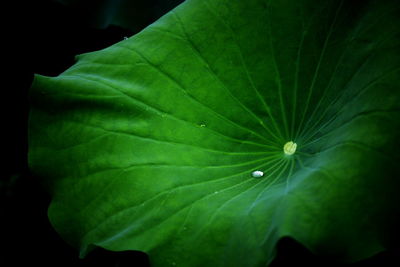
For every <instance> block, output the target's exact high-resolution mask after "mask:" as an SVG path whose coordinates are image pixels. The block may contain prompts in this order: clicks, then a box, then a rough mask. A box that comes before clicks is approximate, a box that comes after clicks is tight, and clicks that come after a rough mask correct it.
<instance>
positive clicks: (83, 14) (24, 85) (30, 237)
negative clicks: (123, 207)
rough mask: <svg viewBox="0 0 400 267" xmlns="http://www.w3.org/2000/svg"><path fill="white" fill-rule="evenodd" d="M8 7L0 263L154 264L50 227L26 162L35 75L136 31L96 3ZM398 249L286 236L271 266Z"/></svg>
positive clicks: (152, 6)
mask: <svg viewBox="0 0 400 267" xmlns="http://www.w3.org/2000/svg"><path fill="white" fill-rule="evenodd" d="M160 1H161V2H162V0H151V1H147V2H146V5H147V9H146V10H147V12H148V13H147V14H145V16H142V17H141V18H140V19H138V29H140V28H143V27H145V26H146V25H148V24H149V23H151V22H153V21H154V20H155V19H157V17H158V16H159V15H160V14H161V13H162V12H165V11H166V8H165V5H164V6H163V10H161V11H162V12H161V11H160V3H159V2H160ZM142 2H145V1H142ZM174 2H175V3H174V5H175V4H176V3H177V2H179V1H174ZM3 8H4V9H3V12H4V13H6V15H8V16H7V17H6V21H5V22H4V23H3V26H4V25H5V27H4V28H5V30H6V31H7V33H6V34H4V35H3V36H5V38H4V39H3V40H2V42H3V45H4V44H5V45H6V48H5V49H3V59H6V60H3V62H2V65H3V69H4V68H5V71H3V75H4V73H5V77H3V84H7V85H6V86H4V87H3V88H2V89H1V90H2V98H3V99H2V102H3V105H1V106H2V110H1V116H2V117H1V119H2V124H1V125H3V127H2V132H3V138H2V139H1V140H2V154H3V157H2V163H3V164H4V166H3V167H2V168H3V171H2V174H1V179H0V216H1V217H0V219H1V225H0V226H1V227H0V229H1V232H0V233H1V236H0V242H1V250H0V266H4V267H7V266H26V265H27V264H29V266H33V265H39V266H82V267H84V266H110V267H111V266H149V260H148V258H147V256H146V254H144V253H140V252H109V251H105V250H102V249H97V250H95V251H94V252H92V253H90V254H89V255H88V257H87V258H86V259H84V260H81V259H79V258H78V252H77V250H75V249H74V248H72V247H70V246H69V245H68V244H66V243H65V242H64V241H63V240H62V239H61V238H60V237H59V236H58V235H57V233H56V232H55V231H54V230H53V229H52V227H51V226H50V224H49V222H48V219H47V206H48V204H49V202H50V197H49V195H48V194H47V193H46V192H45V191H44V190H43V189H42V187H41V185H40V183H39V181H38V179H36V178H35V177H33V176H32V175H31V174H30V173H29V170H28V167H27V150H28V149H27V120H28V112H29V98H28V90H29V87H30V84H31V82H32V79H33V74H34V73H39V74H42V75H46V76H56V75H58V74H59V73H61V72H62V71H64V70H65V69H67V68H68V67H69V66H71V65H72V64H73V63H74V56H75V55H77V54H81V53H84V52H89V51H94V50H99V49H102V48H105V47H107V46H110V45H112V44H114V43H116V42H118V41H120V40H122V39H123V38H124V37H125V36H131V35H132V34H134V33H135V32H132V31H130V30H127V29H124V28H121V27H118V26H108V27H106V28H103V29H100V28H95V27H93V23H91V21H90V19H88V18H91V16H90V12H91V11H90V5H87V6H86V8H87V9H85V8H83V9H82V8H81V9H74V8H71V7H67V6H64V5H62V4H60V3H57V2H54V1H50V0H47V1H46V0H42V1H40V0H37V1H33V0H32V1H15V2H13V3H12V5H10V6H6V7H3ZM168 8H172V6H169V7H168ZM149 10H150V11H149ZM151 10H154V12H153V11H151ZM138 29H136V30H138ZM397 255H400V250H399V249H393V250H390V251H386V252H383V253H380V254H378V255H375V256H373V257H372V258H369V259H366V260H364V261H361V262H358V263H353V264H351V265H345V264H339V263H335V262H334V261H333V260H332V259H324V258H320V257H317V256H315V255H313V254H312V253H311V252H310V251H308V250H307V249H306V248H304V247H303V246H301V245H300V244H298V243H296V242H295V241H294V240H292V239H289V238H287V239H283V240H281V242H280V243H279V244H278V256H277V258H276V259H275V260H274V262H273V263H272V266H273V267H277V266H292V265H305V266H343V265H345V266H358V267H361V266H400V260H399V257H398V256H397Z"/></svg>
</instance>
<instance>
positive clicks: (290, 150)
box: [283, 141, 297, 155]
mask: <svg viewBox="0 0 400 267" xmlns="http://www.w3.org/2000/svg"><path fill="white" fill-rule="evenodd" d="M296 148H297V144H296V143H295V142H293V141H289V142H287V143H286V144H285V145H284V146H283V152H285V154H286V155H293V154H294V152H296Z"/></svg>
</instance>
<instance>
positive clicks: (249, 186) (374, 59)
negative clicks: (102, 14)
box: [29, 0, 400, 266]
mask: <svg viewBox="0 0 400 267" xmlns="http://www.w3.org/2000/svg"><path fill="white" fill-rule="evenodd" d="M399 11H400V8H399V3H398V1H394V0H393V1H392V0H383V1H382V0H379V1H378V0H371V1H355V0H352V1H336V0H327V1H316V0H301V1H288V0H281V1H265V0H252V1H230V0H214V1H211V0H189V1H186V2H185V3H183V4H182V5H180V6H179V7H178V8H176V9H175V10H173V11H172V12H170V13H168V14H167V15H166V16H164V17H163V18H161V19H160V20H159V21H158V22H156V23H154V24H152V25H151V26H149V27H148V28H146V29H145V30H144V31H142V32H141V33H139V34H137V35H136V36H134V37H132V38H130V39H128V40H125V41H122V42H120V43H117V44H115V45H113V46H111V47H109V48H107V49H105V50H102V51H98V52H94V53H89V54H85V55H81V56H79V57H78V59H79V60H78V62H77V63H76V64H75V65H74V66H73V67H71V68H70V69H69V70H67V71H65V72H64V73H63V74H61V75H60V76H58V77H54V78H48V77H42V76H36V79H35V82H34V85H33V88H32V91H31V101H32V113H31V118H30V152H29V161H30V166H31V169H32V171H33V172H34V173H36V174H37V175H39V176H40V177H42V179H43V183H44V184H45V185H46V186H47V187H48V188H49V190H50V192H51V193H52V195H53V201H52V203H51V205H50V208H49V217H50V220H51V222H52V224H53V225H54V227H55V228H56V229H57V231H58V232H59V233H60V234H61V235H62V236H63V237H64V238H65V239H66V240H67V241H68V242H69V243H71V244H73V245H74V246H76V247H78V248H80V250H81V255H82V256H84V255H85V254H86V253H87V252H89V251H90V250H91V249H92V248H93V247H95V246H100V247H103V248H106V249H109V250H116V251H119V250H141V251H144V252H146V253H148V254H149V256H150V260H151V262H152V264H153V265H154V266H166V265H177V266H261V265H265V264H266V263H269V262H270V261H271V260H272V259H273V257H274V254H275V245H276V243H277V241H278V240H279V239H280V238H282V237H284V236H289V237H292V238H294V239H296V240H298V241H299V242H301V243H302V244H304V245H305V246H306V247H308V248H309V249H311V250H312V251H313V252H315V253H318V254H320V255H325V256H331V257H335V258H336V259H337V260H341V261H355V260H358V259H361V258H364V257H367V256H370V255H372V254H374V253H376V252H378V251H381V250H383V249H385V248H387V247H390V246H392V245H393V242H394V241H395V239H396V238H397V237H398V230H397V226H396V224H398V223H399V221H398V218H399V214H400V208H399V205H398V203H399V200H400V199H399V193H398V190H399V188H400V187H399V186H400V179H399V177H400V176H399V170H398V168H397V164H398V162H399V159H400V157H399V153H398V152H399V145H398V141H397V140H399V137H400V133H399V130H398V129H399V126H400V125H399V124H400V116H399V108H400V104H399V103H400V90H399V77H400V73H399V72H400V71H399V70H400V53H398V52H399V44H400V42H399V41H400V37H399V29H400V22H399V16H398V14H399ZM289 142H292V143H289ZM254 171H262V172H263V174H264V175H263V176H261V177H258V178H254V177H253V176H257V175H252V173H253V172H254ZM256 174H259V173H256ZM258 176H260V175H258Z"/></svg>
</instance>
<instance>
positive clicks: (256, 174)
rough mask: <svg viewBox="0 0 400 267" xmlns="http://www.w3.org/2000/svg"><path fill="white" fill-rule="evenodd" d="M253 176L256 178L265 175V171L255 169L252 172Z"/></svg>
mask: <svg viewBox="0 0 400 267" xmlns="http://www.w3.org/2000/svg"><path fill="white" fill-rule="evenodd" d="M251 176H252V177H254V178H260V177H263V176H264V172H262V171H254V172H252V173H251Z"/></svg>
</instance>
